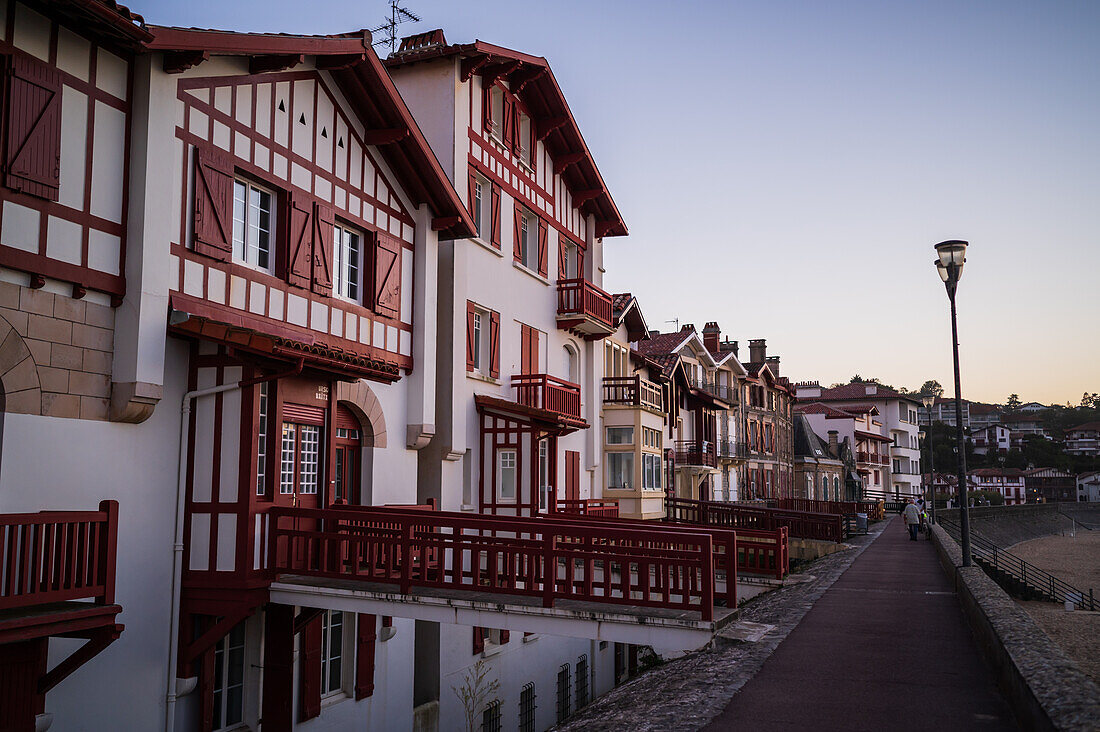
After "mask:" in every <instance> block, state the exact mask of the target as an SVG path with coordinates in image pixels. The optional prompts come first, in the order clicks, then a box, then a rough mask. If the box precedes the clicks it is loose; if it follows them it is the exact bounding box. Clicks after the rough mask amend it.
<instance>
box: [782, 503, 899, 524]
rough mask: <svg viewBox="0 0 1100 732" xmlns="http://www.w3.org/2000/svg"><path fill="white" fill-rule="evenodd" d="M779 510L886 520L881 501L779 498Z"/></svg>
mask: <svg viewBox="0 0 1100 732" xmlns="http://www.w3.org/2000/svg"><path fill="white" fill-rule="evenodd" d="M778 503H779V506H778V507H779V508H782V509H785V510H789V511H810V512H812V513H834V514H837V515H838V516H849V515H851V514H854V513H865V514H867V516H868V518H870V519H871V520H872V521H881V520H882V519H884V518H886V510H885V508H884V507H883V504H882V502H881V501H819V500H814V499H810V498H780V499H779V501H778Z"/></svg>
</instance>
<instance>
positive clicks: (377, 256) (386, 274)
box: [372, 232, 402, 318]
mask: <svg viewBox="0 0 1100 732" xmlns="http://www.w3.org/2000/svg"><path fill="white" fill-rule="evenodd" d="M401 249H402V246H401V240H400V239H396V238H394V237H392V236H390V235H389V234H383V233H381V232H379V233H378V235H377V236H376V238H375V245H374V268H373V285H374V289H373V291H372V292H373V295H374V298H373V299H374V312H376V313H378V314H379V315H382V316H384V317H387V318H396V317H397V315H398V311H399V310H400V308H401Z"/></svg>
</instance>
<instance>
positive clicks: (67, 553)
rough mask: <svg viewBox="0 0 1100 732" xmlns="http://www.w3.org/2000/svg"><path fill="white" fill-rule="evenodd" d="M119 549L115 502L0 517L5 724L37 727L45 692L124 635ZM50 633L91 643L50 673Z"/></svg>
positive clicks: (0, 709)
mask: <svg viewBox="0 0 1100 732" xmlns="http://www.w3.org/2000/svg"><path fill="white" fill-rule="evenodd" d="M117 547H118V502H117V501H102V502H101V503H100V504H99V510H98V511H43V512H41V513H26V514H6V515H0V679H3V683H0V729H4V730H9V729H10V730H31V729H34V718H35V715H37V714H41V713H42V712H43V711H44V710H45V699H46V694H47V692H49V691H50V690H51V689H53V688H54V687H55V686H57V685H58V684H60V683H61V682H62V681H64V680H65V679H66V678H67V677H68V676H69V675H70V674H72V673H73V672H74V671H76V670H77V669H79V668H80V667H81V666H82V665H84V664H85V663H87V662H88V661H89V660H91V659H92V658H94V657H95V656H96V655H98V654H99V653H100V652H101V651H102V650H103V649H105V648H106V647H107V646H109V645H110V644H111V643H112V642H114V641H115V640H116V639H117V638H118V637H119V635H120V634H121V633H122V631H123V629H124V626H122V625H121V624H118V623H116V622H115V616H116V615H117V614H118V613H119V612H121V611H122V608H121V607H120V606H118V605H116V604H115V601H114V594H115V561H116V554H117ZM87 600H91V602H86V601H87ZM50 637H58V638H83V639H85V640H86V641H87V642H86V643H84V645H82V646H80V647H79V648H77V649H76V650H75V651H73V652H72V653H71V654H69V656H68V657H66V658H65V659H64V660H62V661H61V662H60V663H58V664H57V665H56V666H54V667H53V668H52V669H49V670H47V668H48V665H47V659H48V653H49V639H50Z"/></svg>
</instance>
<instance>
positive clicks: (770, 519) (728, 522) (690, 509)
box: [665, 498, 844, 541]
mask: <svg viewBox="0 0 1100 732" xmlns="http://www.w3.org/2000/svg"><path fill="white" fill-rule="evenodd" d="M665 510H666V512H667V519H666V520H667V521H672V522H676V523H686V524H698V525H702V526H728V527H730V528H733V529H737V530H740V529H753V530H759V531H774V530H775V529H777V528H779V527H780V526H786V527H787V530H788V531H789V532H790V535H791V536H793V537H796V538H800V539H821V540H822V541H843V540H844V521H843V517H841V516H838V515H835V514H824V513H810V512H807V511H787V510H783V509H778V508H764V507H758V506H744V505H738V504H733V503H721V502H718V501H695V500H691V499H688V498H666V499H665Z"/></svg>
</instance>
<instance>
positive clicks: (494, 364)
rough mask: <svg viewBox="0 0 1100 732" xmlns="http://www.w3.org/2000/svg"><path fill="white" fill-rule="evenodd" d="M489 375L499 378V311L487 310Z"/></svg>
mask: <svg viewBox="0 0 1100 732" xmlns="http://www.w3.org/2000/svg"><path fill="white" fill-rule="evenodd" d="M489 377H490V378H493V379H497V378H500V313H498V312H496V311H495V310H494V311H490V312H489Z"/></svg>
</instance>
